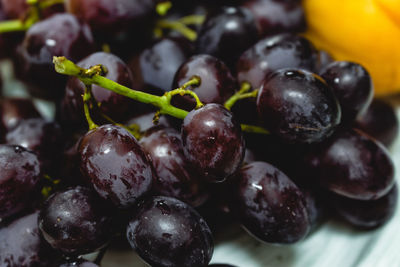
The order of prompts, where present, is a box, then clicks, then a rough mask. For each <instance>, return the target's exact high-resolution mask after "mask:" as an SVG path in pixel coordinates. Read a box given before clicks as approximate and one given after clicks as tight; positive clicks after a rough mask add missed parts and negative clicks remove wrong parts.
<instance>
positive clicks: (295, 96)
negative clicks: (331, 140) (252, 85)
mask: <svg viewBox="0 0 400 267" xmlns="http://www.w3.org/2000/svg"><path fill="white" fill-rule="evenodd" d="M257 109H258V114H259V116H260V118H261V119H262V121H263V124H264V125H265V127H266V128H267V129H268V130H269V131H271V133H273V134H274V135H276V136H278V137H279V138H281V139H282V140H284V141H285V142H288V143H312V142H319V141H322V140H323V139H325V138H327V137H328V136H329V135H331V134H332V133H333V131H334V130H335V128H336V126H337V125H338V124H339V122H340V114H341V113H340V107H339V104H338V102H337V99H336V98H335V96H334V95H333V92H332V91H331V89H330V88H329V87H328V85H327V84H326V83H325V82H324V81H323V80H322V79H321V78H320V77H319V76H317V75H315V74H313V73H311V72H308V71H305V70H299V69H281V70H278V71H276V72H274V73H272V74H270V75H269V76H268V78H267V79H266V80H265V81H264V82H263V84H262V86H261V88H260V91H259V93H258V97H257Z"/></svg>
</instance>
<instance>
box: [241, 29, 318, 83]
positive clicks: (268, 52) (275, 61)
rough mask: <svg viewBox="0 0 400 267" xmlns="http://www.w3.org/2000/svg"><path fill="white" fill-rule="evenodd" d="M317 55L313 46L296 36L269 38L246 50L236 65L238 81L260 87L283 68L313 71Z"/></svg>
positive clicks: (283, 35)
mask: <svg viewBox="0 0 400 267" xmlns="http://www.w3.org/2000/svg"><path fill="white" fill-rule="evenodd" d="M317 57H318V52H317V50H316V49H315V47H314V46H313V44H312V43H311V42H310V41H308V40H307V39H305V38H304V37H300V36H297V35H293V34H279V35H274V36H271V37H266V38H264V39H262V40H260V41H258V42H257V43H256V44H255V45H253V46H252V47H250V48H249V49H248V50H247V51H245V52H244V53H243V54H242V55H241V56H240V58H239V60H238V62H237V67H236V70H237V77H238V80H239V82H249V83H250V84H251V85H252V86H253V87H254V88H259V87H260V86H261V85H262V83H263V81H264V79H265V78H266V76H267V75H268V74H270V73H272V72H274V71H277V70H279V69H283V68H301V69H306V70H310V71H313V70H314V69H315V68H316V61H317Z"/></svg>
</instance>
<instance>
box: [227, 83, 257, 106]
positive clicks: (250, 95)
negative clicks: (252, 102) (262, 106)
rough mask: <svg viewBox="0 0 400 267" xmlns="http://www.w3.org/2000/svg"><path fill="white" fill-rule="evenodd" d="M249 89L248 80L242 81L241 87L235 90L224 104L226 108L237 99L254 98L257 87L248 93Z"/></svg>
mask: <svg viewBox="0 0 400 267" xmlns="http://www.w3.org/2000/svg"><path fill="white" fill-rule="evenodd" d="M250 89H251V85H250V83H248V82H243V83H242V87H241V88H240V90H239V91H238V92H236V93H235V94H234V95H233V96H231V97H230V98H229V99H228V100H227V101H226V102H225V104H224V106H225V108H226V109H227V110H231V109H232V107H233V106H234V105H235V104H236V102H237V101H239V100H241V99H245V98H254V97H257V95H258V89H256V90H253V91H252V92H250V93H249V91H250Z"/></svg>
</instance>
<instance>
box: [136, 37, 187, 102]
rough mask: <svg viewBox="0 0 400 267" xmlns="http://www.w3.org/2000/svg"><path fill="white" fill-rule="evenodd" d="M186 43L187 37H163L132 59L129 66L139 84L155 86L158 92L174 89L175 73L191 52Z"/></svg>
mask: <svg viewBox="0 0 400 267" xmlns="http://www.w3.org/2000/svg"><path fill="white" fill-rule="evenodd" d="M185 44H186V43H185V39H172V38H165V39H161V40H158V41H157V42H156V43H154V44H153V45H151V46H150V47H147V48H146V49H145V50H143V51H142V52H141V53H140V54H139V55H138V56H136V57H134V58H133V59H131V60H130V62H129V67H130V69H131V70H132V73H133V74H134V77H135V81H137V80H139V81H140V83H141V84H140V85H139V86H142V87H144V89H145V90H149V89H147V88H146V87H149V88H154V89H155V90H157V91H158V94H162V93H164V92H165V91H170V90H172V89H174V88H172V84H173V81H174V76H175V73H176V72H177V70H178V69H179V67H180V66H181V65H182V63H183V62H185V61H186V60H187V59H188V57H189V55H190V54H191V51H190V48H188V47H187V46H185Z"/></svg>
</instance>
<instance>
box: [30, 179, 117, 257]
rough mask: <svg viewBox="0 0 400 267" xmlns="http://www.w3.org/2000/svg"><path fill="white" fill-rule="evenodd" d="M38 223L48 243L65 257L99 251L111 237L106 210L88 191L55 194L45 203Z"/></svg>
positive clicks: (68, 190)
mask: <svg viewBox="0 0 400 267" xmlns="http://www.w3.org/2000/svg"><path fill="white" fill-rule="evenodd" d="M38 222H39V229H40V231H41V233H42V234H43V237H44V238H45V239H46V241H47V242H48V243H49V244H50V245H51V246H52V247H53V248H55V249H57V250H60V251H61V252H62V253H64V254H66V255H73V256H78V255H84V254H88V253H90V252H93V251H96V250H98V249H100V248H101V247H103V246H104V245H105V244H106V243H107V242H108V241H109V239H110V237H111V219H110V215H109V214H108V213H107V206H105V205H104V203H103V202H102V200H101V199H100V198H99V197H98V196H97V195H96V193H95V192H94V191H92V190H91V189H89V188H84V187H79V186H78V187H75V188H69V189H66V190H65V191H60V192H57V193H54V194H53V195H51V196H50V197H49V198H48V199H47V201H46V202H45V203H44V205H43V208H42V209H41V211H40V214H39V218H38Z"/></svg>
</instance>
